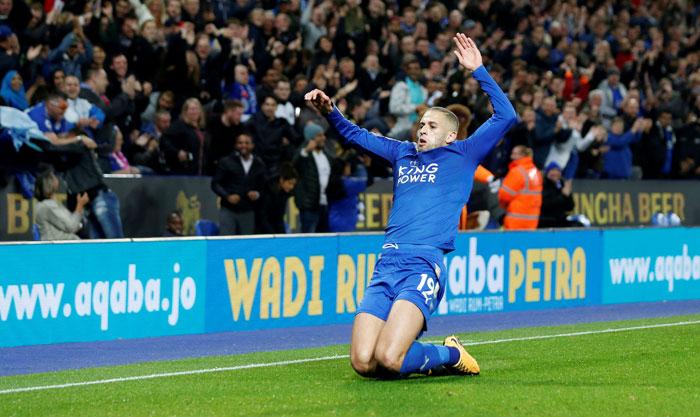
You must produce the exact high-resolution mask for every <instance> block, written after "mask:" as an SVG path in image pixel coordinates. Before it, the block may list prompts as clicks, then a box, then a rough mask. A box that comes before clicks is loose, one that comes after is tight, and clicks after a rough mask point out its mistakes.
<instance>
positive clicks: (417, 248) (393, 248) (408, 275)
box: [357, 244, 445, 330]
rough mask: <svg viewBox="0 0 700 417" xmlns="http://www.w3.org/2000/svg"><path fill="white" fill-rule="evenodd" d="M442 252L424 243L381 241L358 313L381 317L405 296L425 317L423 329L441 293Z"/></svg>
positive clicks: (443, 292) (386, 315) (385, 316)
mask: <svg viewBox="0 0 700 417" xmlns="http://www.w3.org/2000/svg"><path fill="white" fill-rule="evenodd" d="M442 264H443V252H442V250H440V249H437V248H434V247H430V246H427V245H408V244H385V245H384V247H383V250H382V254H381V257H380V259H379V260H378V261H377V264H376V266H375V268H374V274H373V275H372V280H371V281H370V284H369V286H368V287H367V288H366V289H365V295H364V298H363V299H362V302H361V303H360V308H359V309H358V310H357V312H358V313H368V314H371V315H373V316H376V317H378V318H380V319H382V320H384V321H386V319H387V318H388V317H389V312H390V311H391V307H392V306H393V305H394V302H395V301H396V300H407V301H410V302H411V303H413V304H414V305H415V306H416V307H418V308H419V309H420V311H421V312H422V313H423V317H424V318H425V321H424V325H423V330H426V329H427V324H428V319H429V318H430V315H431V314H432V313H433V312H434V311H435V309H436V308H437V306H438V304H439V303H440V300H441V299H442V296H443V295H444V294H445V283H444V277H443V276H442V274H441V272H442Z"/></svg>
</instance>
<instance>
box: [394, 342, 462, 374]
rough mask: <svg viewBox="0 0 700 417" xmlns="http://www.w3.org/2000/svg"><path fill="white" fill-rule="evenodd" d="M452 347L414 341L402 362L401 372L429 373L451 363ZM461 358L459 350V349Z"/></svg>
mask: <svg viewBox="0 0 700 417" xmlns="http://www.w3.org/2000/svg"><path fill="white" fill-rule="evenodd" d="M451 349H454V348H448V347H447V346H438V345H433V344H430V343H421V342H413V343H412V344H411V346H410V347H409V348H408V352H406V356H405V357H404V359H403V363H402V364H401V371H400V372H401V374H403V375H407V374H411V373H427V372H428V371H429V370H431V369H434V368H437V367H438V366H441V365H450V364H454V363H457V361H456V360H455V361H454V363H451V361H452V359H453V357H452V352H451ZM454 350H457V349H454ZM457 360H459V351H457Z"/></svg>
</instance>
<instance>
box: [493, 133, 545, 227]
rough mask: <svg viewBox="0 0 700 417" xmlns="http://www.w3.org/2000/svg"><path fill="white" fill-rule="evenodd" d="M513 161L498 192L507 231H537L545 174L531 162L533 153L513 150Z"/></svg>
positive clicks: (528, 149)
mask: <svg viewBox="0 0 700 417" xmlns="http://www.w3.org/2000/svg"><path fill="white" fill-rule="evenodd" d="M510 157H511V159H512V161H513V162H511V164H510V167H509V171H508V174H506V176H505V178H504V179H503V183H502V184H501V189H500V190H499V191H498V201H499V203H500V205H501V207H503V208H504V209H505V210H506V215H505V218H504V219H503V227H504V228H505V229H509V230H510V229H536V228H537V222H538V219H539V217H540V209H541V207H542V174H541V173H540V171H539V170H538V169H537V167H536V166H535V164H534V162H533V160H532V150H531V149H530V148H527V147H525V146H522V145H518V146H515V147H513V151H512V152H511V155H510Z"/></svg>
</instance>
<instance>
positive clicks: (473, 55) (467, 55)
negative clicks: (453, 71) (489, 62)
mask: <svg viewBox="0 0 700 417" xmlns="http://www.w3.org/2000/svg"><path fill="white" fill-rule="evenodd" d="M452 39H453V40H454V42H455V46H456V47H457V49H455V51H454V53H455V55H457V59H458V60H459V63H460V64H462V66H464V67H465V68H466V69H468V70H469V71H474V70H475V69H477V68H479V67H480V66H481V65H482V64H483V60H482V59H481V52H479V48H477V46H476V44H475V43H474V41H473V40H472V38H468V37H467V35H465V34H463V33H458V34H456V35H455V37H454V38H452Z"/></svg>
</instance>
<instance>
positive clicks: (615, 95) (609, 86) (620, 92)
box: [598, 68, 627, 119]
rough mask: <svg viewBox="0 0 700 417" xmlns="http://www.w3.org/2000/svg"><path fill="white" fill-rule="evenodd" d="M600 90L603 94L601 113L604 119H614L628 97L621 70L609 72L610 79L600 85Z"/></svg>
mask: <svg viewBox="0 0 700 417" xmlns="http://www.w3.org/2000/svg"><path fill="white" fill-rule="evenodd" d="M598 89H600V90H601V91H602V92H603V103H602V104H601V106H600V112H601V113H602V114H603V117H606V118H608V119H612V118H613V117H615V116H616V115H617V111H618V110H619V109H620V106H621V105H622V102H623V101H624V99H625V97H627V87H625V85H624V84H622V83H621V82H620V70H618V69H617V68H612V69H610V70H608V78H607V79H606V80H605V81H603V82H602V83H600V85H599V86H598Z"/></svg>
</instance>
